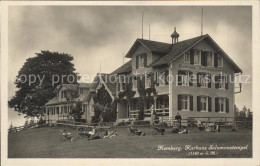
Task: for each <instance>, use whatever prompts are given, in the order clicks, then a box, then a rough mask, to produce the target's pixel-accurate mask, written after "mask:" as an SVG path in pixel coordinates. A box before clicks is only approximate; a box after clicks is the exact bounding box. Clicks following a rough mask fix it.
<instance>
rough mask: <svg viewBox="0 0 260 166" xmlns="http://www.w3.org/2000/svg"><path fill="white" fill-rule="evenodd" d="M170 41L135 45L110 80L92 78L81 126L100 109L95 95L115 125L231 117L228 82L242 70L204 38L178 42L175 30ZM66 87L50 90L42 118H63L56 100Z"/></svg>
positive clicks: (232, 95) (141, 41)
mask: <svg viewBox="0 0 260 166" xmlns="http://www.w3.org/2000/svg"><path fill="white" fill-rule="evenodd" d="M171 38H172V43H162V42H157V41H151V40H145V39H136V41H135V42H134V43H133V45H132V47H131V48H130V50H129V51H128V53H127V54H126V58H130V59H131V60H130V61H128V62H127V63H125V64H123V65H122V66H120V67H119V68H118V69H116V70H115V71H113V72H112V73H110V74H102V73H99V74H97V76H96V78H95V80H94V81H93V83H92V84H91V85H88V86H87V87H85V90H83V91H84V94H81V96H82V97H80V99H81V100H82V101H83V110H84V111H85V114H84V118H85V119H86V120H87V122H89V123H91V122H92V119H93V117H94V116H95V111H94V108H95V106H97V105H98V106H99V107H101V106H100V102H94V96H95V94H97V93H98V91H100V89H101V90H106V91H107V94H106V95H107V96H108V98H109V100H110V103H108V104H105V105H103V106H102V107H104V108H105V109H104V111H103V112H105V111H106V109H116V110H115V111H116V122H121V121H129V120H135V119H138V118H139V117H140V113H142V114H143V117H144V119H145V120H150V119H151V117H152V114H154V113H156V115H158V116H159V118H162V117H163V118H165V119H167V118H168V119H173V118H174V117H175V116H176V114H177V113H179V114H180V115H181V116H182V118H184V119H186V118H192V117H211V118H218V117H233V116H234V108H233V107H234V102H235V84H234V78H235V76H236V74H238V73H242V70H241V69H240V68H239V67H238V66H237V65H236V64H235V63H234V62H233V61H232V59H231V58H230V57H229V56H228V55H227V54H226V53H225V52H224V51H223V50H222V49H221V48H220V47H219V46H218V45H217V43H216V42H215V41H214V40H213V39H212V38H211V37H210V36H209V35H208V34H206V35H201V36H198V37H195V38H191V39H188V40H184V41H178V38H179V34H178V33H177V32H176V29H175V30H174V32H173V34H172V35H171ZM111 78H112V80H111ZM114 78H116V79H114ZM66 86H70V85H61V86H59V87H57V88H56V90H55V93H56V94H57V96H56V98H54V99H52V100H51V101H50V102H48V103H47V104H46V110H47V112H46V114H47V115H48V116H46V117H48V118H50V117H52V119H53V118H54V119H58V116H61V115H63V114H66V116H68V114H69V110H68V104H67V103H66V101H63V100H62V97H63V96H62V95H64V94H63V91H64V88H65V89H66ZM73 86H74V85H73ZM68 89H75V90H79V89H78V87H76V86H75V87H70V88H68ZM83 89H84V88H83ZM79 93H81V92H80V91H79ZM141 97H142V98H143V97H145V98H146V99H145V100H141V99H140V98H141ZM114 102H116V107H115V108H111V103H114ZM108 105H109V106H110V108H108ZM141 111H142V112H141ZM57 113H58V115H57Z"/></svg>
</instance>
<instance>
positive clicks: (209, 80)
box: [208, 74, 211, 88]
mask: <svg viewBox="0 0 260 166" xmlns="http://www.w3.org/2000/svg"><path fill="white" fill-rule="evenodd" d="M208 88H211V74H208Z"/></svg>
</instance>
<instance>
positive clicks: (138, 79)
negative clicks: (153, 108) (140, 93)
mask: <svg viewBox="0 0 260 166" xmlns="http://www.w3.org/2000/svg"><path fill="white" fill-rule="evenodd" d="M136 77H137V88H138V89H139V88H141V85H142V82H141V78H140V77H139V76H136Z"/></svg>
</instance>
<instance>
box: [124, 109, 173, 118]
mask: <svg viewBox="0 0 260 166" xmlns="http://www.w3.org/2000/svg"><path fill="white" fill-rule="evenodd" d="M151 112H152V111H151V109H146V110H144V116H145V117H151ZM156 114H157V115H158V116H169V108H157V109H156ZM138 115H139V110H131V111H130V115H129V117H130V119H131V118H138Z"/></svg>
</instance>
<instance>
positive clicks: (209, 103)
mask: <svg viewBox="0 0 260 166" xmlns="http://www.w3.org/2000/svg"><path fill="white" fill-rule="evenodd" d="M208 107H209V108H208V111H209V112H211V110H212V109H211V108H212V103H211V97H208Z"/></svg>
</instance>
